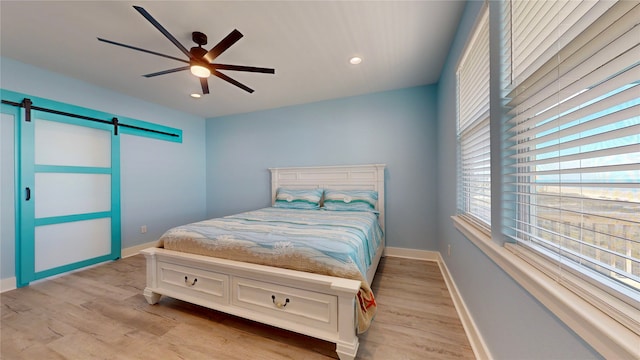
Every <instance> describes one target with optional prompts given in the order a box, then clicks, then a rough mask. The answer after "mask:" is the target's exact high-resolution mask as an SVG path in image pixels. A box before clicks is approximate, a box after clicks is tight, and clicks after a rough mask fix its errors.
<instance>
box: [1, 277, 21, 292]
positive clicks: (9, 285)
mask: <svg viewBox="0 0 640 360" xmlns="http://www.w3.org/2000/svg"><path fill="white" fill-rule="evenodd" d="M17 283H18V281H17V279H16V277H15V276H14V277H10V278H6V279H0V293H3V292H5V291H11V290H15V289H16V288H17V286H16V284H17Z"/></svg>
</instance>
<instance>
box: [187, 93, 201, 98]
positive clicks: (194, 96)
mask: <svg viewBox="0 0 640 360" xmlns="http://www.w3.org/2000/svg"><path fill="white" fill-rule="evenodd" d="M189 96H191V97H192V98H194V99H200V98H201V97H202V95H200V94H198V93H193V94H190V95H189Z"/></svg>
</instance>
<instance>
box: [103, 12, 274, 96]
mask: <svg viewBox="0 0 640 360" xmlns="http://www.w3.org/2000/svg"><path fill="white" fill-rule="evenodd" d="M133 8H134V9H136V10H137V11H138V12H139V13H140V14H141V15H142V16H144V17H145V19H147V20H148V21H149V22H150V23H151V24H152V25H153V26H155V28H156V29H158V30H159V31H160V32H161V33H162V35H164V36H166V37H167V39H169V41H171V42H172V43H173V44H174V45H175V46H176V47H178V49H180V51H182V52H183V53H184V54H185V55H186V56H187V58H188V59H187V60H185V59H180V58H177V57H174V56H170V55H165V54H161V53H158V52H155V51H151V50H146V49H141V48H138V47H135V46H131V45H127V44H122V43H118V42H115V41H111V40H106V39H102V38H98V40H99V41H102V42H106V43H109V44H113V45H118V46H122V47H126V48H129V49H133V50H138V51H142V52H145V53H148V54H153V55H158V56H162V57H165V58H168V59H173V60H177V61H180V62H183V63H187V64H189V65H188V66H182V67H179V68H175V69H169V70H164V71H159V72H155V73H151V74H146V75H143V76H144V77H147V78H150V77H154V76H158V75H165V74H171V73H174V72H178V71H183V70H191V73H192V74H193V75H195V76H197V77H199V78H200V85H201V86H202V93H203V94H208V93H209V83H208V81H207V79H208V77H209V76H211V75H214V76H216V77H218V78H220V79H222V80H224V81H226V82H228V83H231V84H233V85H235V86H237V87H239V88H241V89H242V90H245V91H247V92H249V93H252V92H253V89H251V88H249V87H248V86H246V85H244V84H242V83H240V82H238V81H236V80H234V79H232V78H230V77H229V76H227V75H225V74H223V73H221V72H219V71H218V70H232V71H248V72H256V73H265V74H275V70H274V69H269V68H261V67H253V66H241V65H228V64H214V63H213V61H214V60H215V59H216V58H217V57H218V56H219V55H220V54H222V53H223V52H224V51H225V50H227V49H228V48H229V47H231V45H233V44H235V43H236V41H238V40H240V38H242V36H243V35H242V34H241V33H240V31H238V30H235V29H234V30H233V31H232V32H231V33H229V35H227V36H226V37H225V38H224V39H222V40H221V41H220V42H219V43H218V44H217V45H216V46H214V47H213V48H211V50H209V51H207V50H206V49H204V48H203V47H202V45H206V44H207V35H205V34H203V33H201V32H199V31H194V32H193V33H192V34H191V38H192V40H193V42H195V43H196V44H198V46H194V47H192V48H191V49H190V50H187V48H185V47H184V46H183V45H182V44H181V43H180V42H179V41H178V40H177V39H176V38H175V37H173V35H171V34H170V33H169V32H168V31H167V30H166V29H165V28H164V27H163V26H162V25H160V23H159V22H158V21H156V19H154V18H153V16H151V14H149V13H148V12H147V11H146V10H145V9H144V8H142V7H140V6H134V7H133Z"/></svg>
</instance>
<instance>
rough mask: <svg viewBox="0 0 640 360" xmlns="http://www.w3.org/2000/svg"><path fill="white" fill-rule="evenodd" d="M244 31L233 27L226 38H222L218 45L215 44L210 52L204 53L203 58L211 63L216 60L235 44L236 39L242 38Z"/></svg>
mask: <svg viewBox="0 0 640 360" xmlns="http://www.w3.org/2000/svg"><path fill="white" fill-rule="evenodd" d="M242 36H243V35H242V33H241V32H240V31H238V30H236V29H233V31H232V32H230V33H229V35H227V36H226V37H225V38H224V39H222V40H221V41H220V42H219V43H218V44H217V45H216V46H214V47H213V48H212V49H211V50H209V52H208V53H206V54H204V56H203V59H205V60H206V61H207V62H209V63H211V62H213V60H215V59H216V58H217V57H218V56H219V55H220V54H222V53H223V52H225V50H227V49H228V48H229V47H231V45H233V44H235V43H236V41H238V40H240V38H242Z"/></svg>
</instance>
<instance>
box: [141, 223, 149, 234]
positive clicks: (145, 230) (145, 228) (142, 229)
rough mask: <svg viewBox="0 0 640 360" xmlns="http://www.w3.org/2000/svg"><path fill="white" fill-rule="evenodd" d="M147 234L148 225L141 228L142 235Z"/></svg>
mask: <svg viewBox="0 0 640 360" xmlns="http://www.w3.org/2000/svg"><path fill="white" fill-rule="evenodd" d="M146 232H147V225H142V226H140V234H144V233H146Z"/></svg>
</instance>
